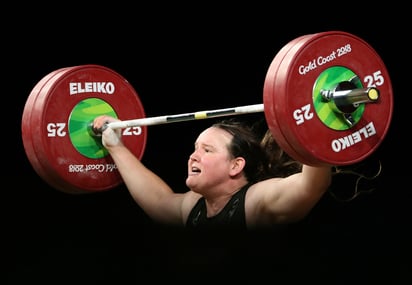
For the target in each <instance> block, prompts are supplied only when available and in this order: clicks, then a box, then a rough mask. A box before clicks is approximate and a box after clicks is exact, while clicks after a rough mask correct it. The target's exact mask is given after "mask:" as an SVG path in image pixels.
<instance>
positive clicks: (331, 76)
mask: <svg viewBox="0 0 412 285" xmlns="http://www.w3.org/2000/svg"><path fill="white" fill-rule="evenodd" d="M257 112H263V113H264V118H265V120H266V122H267V125H268V128H269V130H270V132H271V133H272V135H273V137H274V138H275V140H276V141H277V143H278V144H279V145H280V146H281V147H282V148H283V149H284V150H285V151H286V152H287V153H288V154H289V155H290V156H292V157H293V158H295V159H296V160H299V161H301V162H302V163H305V164H308V165H313V166H320V165H349V164H354V163H357V162H359V161H361V160H364V159H365V158H366V157H368V156H369V155H370V154H371V153H373V152H374V151H375V150H376V149H377V148H378V146H379V145H380V144H381V142H382V141H383V139H384V137H385V136H386V134H387V131H388V129H389V126H390V122H391V118H392V112H393V91H392V85H391V79H390V76H389V74H388V71H387V69H386V67H385V65H384V63H383V61H382V59H381V58H380V57H379V55H378V54H377V53H376V51H375V50H374V49H373V48H372V47H371V46H370V45H369V44H368V43H367V42H365V41H364V40H362V39H360V38H359V37H357V36H355V35H353V34H350V33H347V32H343V31H328V32H320V33H315V34H309V35H304V36H301V37H298V38H296V39H294V40H292V41H290V42H289V43H287V44H286V45H285V46H284V47H283V48H281V49H280V51H279V52H278V53H277V54H276V56H275V57H274V59H273V61H272V62H271V64H270V66H269V68H268V71H267V73H266V77H265V80H264V85H263V103H259V104H254V105H247V106H238V107H232V108H223V109H215V110H206V111H197V112H192V113H183V114H176V115H166V116H157V117H146V116H145V111H144V108H143V105H142V103H141V101H140V98H139V96H138V94H137V92H136V91H135V89H134V88H133V87H132V86H131V84H130V83H129V82H128V81H127V80H126V79H125V78H124V77H123V76H121V75H120V74H119V73H117V72H115V71H114V70H112V69H110V68H108V67H105V66H101V65H95V64H86V65H78V66H72V67H65V68H61V69H58V70H55V71H52V72H50V73H49V74H47V75H46V76H44V77H43V78H42V79H41V80H40V81H39V82H38V83H37V84H36V85H35V86H34V88H33V89H32V91H31V92H30V94H29V96H28V98H27V101H26V103H25V106H24V110H23V116H22V124H21V131H22V139H23V145H24V149H25V152H26V154H27V157H28V159H29V162H30V163H31V165H32V166H33V168H34V170H35V172H36V173H37V174H38V175H39V176H40V177H41V178H42V179H43V180H44V181H45V182H47V183H48V184H49V185H51V186H52V187H54V188H55V189H57V190H60V191H63V192H66V193H73V194H74V193H94V192H100V191H106V190H109V189H112V188H114V187H116V186H118V185H120V184H121V183H123V181H122V178H121V176H120V174H119V172H118V170H117V167H116V165H115V164H114V162H113V160H112V158H111V157H110V155H109V153H108V151H107V150H106V149H105V148H104V146H103V145H102V142H101V138H100V137H99V132H101V130H97V131H96V130H94V129H93V128H92V127H91V123H92V121H93V119H94V118H95V117H97V116H100V115H103V114H106V115H110V116H113V117H116V118H119V119H120V118H121V120H120V121H119V122H112V123H109V124H108V127H111V128H119V129H122V137H123V140H124V143H125V145H126V146H127V147H128V148H129V149H130V150H131V151H132V152H133V153H134V155H136V156H137V157H138V158H139V159H141V158H142V157H143V153H144V150H145V147H146V142H147V126H150V125H157V124H166V123H173V122H180V121H188V120H198V119H207V118H212V117H221V116H231V115H241V114H246V113H257Z"/></svg>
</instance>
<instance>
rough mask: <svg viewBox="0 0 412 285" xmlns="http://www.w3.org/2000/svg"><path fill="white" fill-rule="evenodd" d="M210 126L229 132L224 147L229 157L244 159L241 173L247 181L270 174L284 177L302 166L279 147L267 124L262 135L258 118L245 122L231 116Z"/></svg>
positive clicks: (253, 181) (255, 180)
mask: <svg viewBox="0 0 412 285" xmlns="http://www.w3.org/2000/svg"><path fill="white" fill-rule="evenodd" d="M212 127H216V128H220V129H223V130H225V131H227V132H228V133H230V134H231V135H232V136H233V138H232V141H231V144H230V145H229V146H228V150H229V152H230V153H231V154H232V156H233V157H239V156H241V157H243V158H244V159H245V161H246V165H245V168H244V173H245V176H246V178H247V180H248V181H249V182H250V183H255V182H258V181H261V180H263V179H267V178H271V177H286V176H288V175H290V174H293V173H296V172H298V171H300V170H301V169H302V164H301V163H300V162H298V161H296V160H293V159H292V158H291V157H290V156H289V155H288V154H287V153H286V152H284V151H283V150H282V149H281V148H280V147H279V145H278V144H277V143H276V141H275V140H274V139H273V136H272V134H271V133H270V131H269V130H268V129H267V126H266V132H264V134H263V137H262V135H261V130H260V129H261V127H262V123H261V122H257V123H256V124H255V125H248V124H245V123H243V122H240V121H237V120H235V119H233V118H231V119H226V120H223V121H220V122H217V123H215V124H213V125H212ZM259 128H260V129H259Z"/></svg>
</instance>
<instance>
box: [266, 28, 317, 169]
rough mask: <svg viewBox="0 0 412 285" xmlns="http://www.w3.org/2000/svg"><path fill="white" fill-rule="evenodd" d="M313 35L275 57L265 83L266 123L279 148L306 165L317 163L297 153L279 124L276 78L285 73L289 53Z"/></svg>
mask: <svg viewBox="0 0 412 285" xmlns="http://www.w3.org/2000/svg"><path fill="white" fill-rule="evenodd" d="M312 36H313V35H305V36H301V37H298V38H296V39H294V40H292V41H290V42H289V43H288V44H286V45H285V46H284V47H283V48H282V49H281V50H280V51H279V52H278V53H277V54H276V56H275V58H274V59H273V61H272V62H271V64H270V66H269V69H268V72H267V73H266V78H265V82H264V88H263V103H264V113H265V118H266V122H267V124H268V127H269V130H270V131H271V133H272V135H273V137H274V138H275V140H276V142H277V143H278V144H279V146H281V147H282V149H283V150H284V151H286V152H287V153H288V154H289V155H290V156H291V157H293V158H295V159H296V160H299V161H302V162H303V161H305V162H306V163H308V162H310V164H313V163H316V161H315V160H313V161H308V158H307V157H303V156H301V153H300V152H297V151H296V150H295V148H294V146H293V145H291V144H290V143H289V141H288V140H287V138H286V137H285V136H284V134H283V132H282V128H281V126H280V125H279V122H281V123H282V124H283V123H284V121H283V120H282V118H279V119H278V118H277V114H278V113H279V111H278V110H277V109H279V108H283V106H282V105H281V103H279V102H278V100H277V97H276V89H277V84H278V83H279V82H277V81H276V77H277V74H278V72H283V70H279V67H281V63H282V61H283V60H284V58H285V57H286V56H287V54H288V53H290V52H291V51H292V52H294V51H295V50H296V49H299V48H300V47H301V46H302V45H304V44H305V43H306V41H308V40H309V39H310V38H311V37H312Z"/></svg>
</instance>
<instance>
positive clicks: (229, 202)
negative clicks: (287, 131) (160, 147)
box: [93, 115, 332, 229]
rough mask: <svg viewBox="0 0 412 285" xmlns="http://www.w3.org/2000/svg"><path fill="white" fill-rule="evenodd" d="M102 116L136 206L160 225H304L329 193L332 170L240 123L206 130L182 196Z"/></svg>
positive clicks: (99, 122)
mask: <svg viewBox="0 0 412 285" xmlns="http://www.w3.org/2000/svg"><path fill="white" fill-rule="evenodd" d="M116 121H118V119H116V118H113V117H110V116H106V115H103V116H98V117H97V118H95V119H94V121H93V128H94V129H100V130H103V131H102V144H103V146H104V147H105V148H106V149H107V150H108V152H109V153H110V155H111V157H112V158H113V160H114V163H115V164H116V165H117V168H118V170H119V173H120V175H121V176H122V178H123V180H124V183H125V185H126V187H127V189H128V191H129V192H130V194H131V195H132V197H133V199H134V200H135V201H136V202H137V204H138V205H139V206H140V207H141V208H142V209H143V210H144V211H145V213H146V214H147V215H148V216H149V217H150V218H152V219H153V220H154V221H155V222H159V223H162V224H168V225H180V226H186V227H188V228H199V229H202V228H213V227H214V228H216V227H219V226H224V227H225V228H230V227H233V228H237V229H253V228H258V227H267V226H271V225H274V224H285V223H293V222H297V221H299V220H301V219H303V218H304V217H305V216H306V215H307V214H308V213H309V212H310V211H311V209H312V208H313V207H314V206H315V204H316V203H317V202H318V201H319V200H320V198H321V197H322V195H323V194H324V193H325V192H326V191H327V189H328V188H329V186H330V184H331V180H332V167H329V166H322V167H313V166H308V165H304V164H301V163H300V162H297V161H294V160H292V159H291V158H290V157H289V156H288V155H287V154H286V153H285V152H283V150H282V149H280V147H279V146H278V145H277V143H276V142H275V140H274V139H273V138H272V135H271V133H270V131H269V130H268V131H267V132H266V133H265V135H264V136H263V138H261V137H259V135H258V134H257V132H256V131H255V130H254V129H253V127H252V126H249V125H247V124H246V123H244V122H240V121H236V120H234V119H230V120H222V121H221V122H217V123H214V124H213V125H212V126H210V127H209V128H207V129H205V130H204V131H203V132H201V133H200V135H199V136H198V137H197V139H196V141H195V142H194V150H193V153H192V154H191V155H190V156H189V159H188V164H187V166H188V170H187V171H188V174H187V178H186V186H187V187H188V191H187V192H184V193H176V192H174V191H173V189H171V187H170V186H169V185H167V184H166V182H165V181H164V180H162V178H160V177H159V176H158V175H157V174H155V173H154V172H153V171H151V170H150V169H148V168H147V167H146V166H145V165H144V164H143V163H142V162H141V161H140V160H139V159H138V158H137V157H136V156H135V155H134V154H133V153H132V152H131V151H130V150H129V149H128V148H127V147H126V146H125V145H124V144H123V142H122V137H121V130H120V129H113V128H110V126H109V127H107V128H104V126H105V124H107V123H111V122H116Z"/></svg>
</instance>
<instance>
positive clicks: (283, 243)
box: [2, 5, 411, 284]
mask: <svg viewBox="0 0 412 285" xmlns="http://www.w3.org/2000/svg"><path fill="white" fill-rule="evenodd" d="M270 6H272V5H270ZM317 6H318V5H317ZM26 8H28V7H26ZM46 8H47V9H46ZM51 8H52V7H44V10H43V9H42V8H41V7H40V6H37V7H33V12H32V13H31V14H30V15H27V16H24V17H23V16H22V15H20V13H17V12H16V11H12V10H11V11H10V12H11V15H14V17H12V20H11V21H9V22H8V23H7V25H6V24H5V25H4V26H3V27H4V39H5V40H4V41H3V46H4V48H5V51H4V53H3V62H4V64H5V65H4V67H5V68H4V69H3V74H5V76H4V75H3V86H5V87H6V92H5V93H4V94H3V96H4V98H6V102H7V104H5V105H4V106H5V112H4V113H3V116H4V120H3V123H4V124H3V127H2V129H3V135H2V145H4V146H3V150H4V153H5V155H4V159H3V171H2V175H3V176H4V177H3V181H4V184H3V185H4V186H3V191H2V196H3V199H2V205H3V207H2V208H3V209H4V215H3V218H4V219H5V222H4V225H5V228H4V230H3V231H2V235H3V236H4V237H5V242H3V245H4V247H5V252H6V254H5V255H4V257H5V258H6V263H5V264H6V265H5V268H6V269H7V272H8V282H9V283H8V284H27V283H29V282H30V283H33V282H35V281H39V282H42V283H43V284H44V283H50V284H52V283H53V284H66V283H67V284H73V283H78V284H104V283H107V284H113V283H116V284H129V281H131V282H138V281H141V282H143V280H145V279H147V278H148V279H149V280H152V281H153V282H156V281H160V280H164V281H169V280H170V281H176V280H178V281H193V282H198V281H199V282H202V281H216V280H219V278H228V280H231V281H232V282H236V281H245V282H256V283H260V282H261V281H263V280H268V281H269V282H271V283H272V282H273V283H274V282H276V281H279V280H282V281H284V280H292V281H295V280H305V281H319V282H320V281H325V283H326V282H327V283H328V284H347V283H349V282H350V283H353V282H354V281H376V280H385V279H387V280H392V281H393V282H394V283H400V280H405V279H406V278H408V279H409V276H408V274H409V270H410V267H411V263H410V260H409V256H410V246H409V239H410V234H409V227H408V225H409V218H408V217H409V211H408V210H409V201H410V198H411V194H410V193H409V188H410V187H409V186H408V185H407V186H405V185H404V184H405V182H406V183H407V182H409V181H408V179H405V178H407V176H406V175H407V168H408V162H409V157H410V153H409V149H408V146H407V145H406V144H407V141H408V139H407V135H406V133H407V129H408V128H407V126H405V125H406V124H405V122H408V121H409V120H408V119H407V118H408V117H407V116H408V113H407V112H408V103H410V99H409V98H408V93H406V92H404V91H405V87H404V86H405V84H404V83H403V81H402V80H401V79H402V78H403V77H402V75H403V74H404V73H405V71H404V69H405V68H406V70H407V69H408V68H409V66H410V64H408V61H407V60H408V48H407V46H406V45H405V44H404V40H403V38H402V36H399V35H398V33H400V34H402V32H403V31H404V30H405V27H406V24H405V23H402V20H401V18H400V17H399V18H397V19H395V20H394V21H392V22H390V23H389V22H387V21H386V20H385V19H386V17H387V16H385V15H386V14H387V11H379V13H376V12H377V11H373V12H372V11H370V10H369V9H368V7H356V8H355V7H344V8H342V11H340V10H339V11H336V10H329V8H330V7H324V8H321V7H320V6H319V7H304V8H303V7H302V9H301V10H299V11H298V10H297V7H289V8H287V9H285V10H283V9H284V8H282V9H280V8H279V9H278V8H273V7H269V6H268V7H264V6H262V7H260V8H258V9H256V10H255V9H251V8H250V7H247V6H245V7H240V5H238V6H237V7H230V8H229V7H228V8H225V9H223V7H214V8H213V9H210V7H201V6H199V8H196V9H195V8H191V7H188V6H186V7H165V6H164V5H161V6H159V7H155V8H153V9H137V8H136V7H131V6H127V5H124V6H122V5H118V6H115V7H114V6H110V7H99V8H96V10H93V9H92V10H89V9H87V10H86V9H84V8H82V7H81V5H78V6H74V5H72V6H71V7H66V8H64V7H63V8H61V9H53V10H52V11H50V10H49V9H51ZM349 8H351V9H349ZM172 11H174V12H172ZM399 12H401V9H400V10H399ZM370 18H374V20H373V21H371V20H370ZM22 22H24V23H25V24H24V25H18V24H19V23H22ZM12 27H13V28H12ZM333 30H340V31H346V32H349V33H353V34H355V35H357V36H359V37H360V38H362V39H364V40H365V41H367V42H368V43H369V44H371V45H372V47H374V48H375V50H376V51H377V52H378V54H379V55H380V56H381V57H382V59H383V61H384V62H385V64H386V66H387V69H388V71H389V74H390V75H391V80H392V85H393V89H394V97H395V98H394V102H395V104H394V114H393V115H394V116H393V119H392V123H391V127H390V130H389V132H388V134H387V136H386V138H385V140H384V141H383V143H382V144H381V145H380V147H379V148H378V150H377V151H376V152H375V153H374V154H373V155H372V156H371V157H370V158H368V159H367V161H365V162H364V165H363V167H364V169H371V168H373V167H376V160H380V161H382V165H383V170H382V174H381V175H380V176H379V177H378V178H377V179H375V180H373V181H371V182H370V184H368V185H369V186H371V187H372V188H374V191H372V192H370V193H369V194H363V195H360V196H359V197H358V198H356V199H354V200H352V201H350V202H341V201H338V200H336V199H334V198H332V196H331V195H329V194H326V195H325V196H324V198H323V199H322V200H321V201H320V202H319V204H318V205H317V206H316V207H315V209H314V210H313V211H312V213H311V214H310V215H309V216H308V218H307V219H305V221H303V222H302V223H300V224H297V225H293V226H290V227H286V228H285V229H282V230H276V231H275V230H273V231H272V230H267V231H263V232H252V233H249V234H247V235H244V234H239V233H230V232H228V233H188V232H185V231H182V230H177V229H170V228H165V227H158V226H155V225H154V224H153V223H152V222H151V221H150V220H149V219H148V218H147V217H146V215H145V214H144V213H143V212H142V211H141V209H140V208H139V207H138V206H137V205H136V204H135V203H134V201H133V200H132V199H131V197H130V196H129V194H128V192H127V190H126V189H124V188H123V187H118V188H116V189H112V190H110V191H108V192H104V193H98V194H93V195H80V196H79V195H69V194H65V193H61V192H59V191H57V190H55V189H53V188H51V187H50V186H49V185H48V184H46V183H45V182H44V181H43V180H42V179H41V178H40V177H39V176H38V175H36V174H35V172H34V170H33V168H32V166H31V165H30V163H29V161H28V159H27V157H26V154H25V152H24V149H23V144H22V140H21V117H22V112H23V108H24V104H25V101H26V99H27V96H28V95H29V93H30V91H31V90H32V88H33V87H34V85H35V84H36V83H37V82H38V81H39V80H40V79H41V78H42V77H43V76H45V75H46V74H48V73H49V72H51V71H54V70H56V69H59V68H62V67H69V66H75V65H82V64H99V65H103V66H107V67H109V68H111V69H113V70H115V71H117V72H118V73H119V74H121V75H122V76H124V77H125V78H126V79H128V80H129V81H130V82H131V84H132V85H133V86H134V88H135V89H136V91H137V92H138V94H139V97H140V99H141V101H142V103H143V105H144V108H145V112H146V115H147V116H157V115H164V114H175V113H182V112H191V111H197V110H205V109H216V108H225V107H232V106H241V105H248V104H256V103H260V102H262V88H263V80H264V77H265V75H266V71H267V68H268V67H269V64H270V63H271V61H272V59H273V58H274V56H275V55H276V53H277V52H278V51H279V50H280V49H281V48H282V47H283V46H284V45H285V44H286V43H287V42H289V41H290V40H292V39H294V38H296V37H298V36H301V35H305V34H311V33H317V32H323V31H333ZM3 50H4V49H3ZM10 109H11V110H12V111H11V112H10ZM10 113H11V117H10V115H9V114H10ZM9 122H12V126H10V125H9ZM209 123H210V122H208V121H196V122H182V123H177V124H171V125H167V126H165V125H159V126H152V127H150V128H149V137H148V142H147V147H146V150H145V153H144V157H143V161H144V163H145V164H146V165H147V166H148V167H150V168H151V169H154V170H156V172H157V173H158V174H160V176H162V177H163V178H164V179H165V180H166V181H168V182H169V183H170V184H171V185H172V186H173V188H175V189H176V190H177V191H184V189H185V188H184V187H185V186H184V179H185V175H186V160H187V157H188V155H189V153H190V152H191V150H192V144H193V140H194V138H195V137H196V136H197V134H198V133H199V131H200V130H202V129H203V128H204V127H205V126H207V125H209ZM10 131H11V134H12V135H11V136H10V135H9V132H10ZM10 138H11V140H10ZM9 149H13V152H11V153H9ZM10 155H11V156H10ZM405 164H406V165H405ZM333 187H334V188H335V189H337V190H339V191H342V190H343V191H353V189H354V184H353V180H348V181H335V182H334V186H333ZM131 282H130V283H131Z"/></svg>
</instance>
